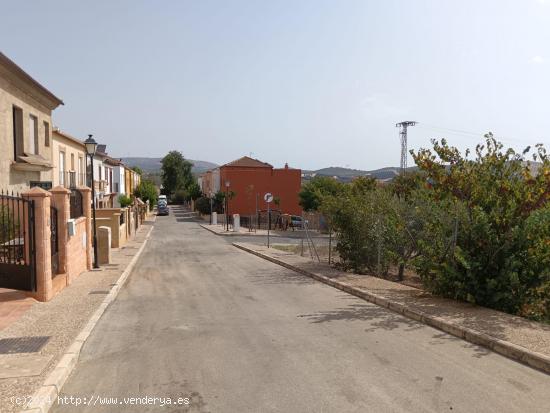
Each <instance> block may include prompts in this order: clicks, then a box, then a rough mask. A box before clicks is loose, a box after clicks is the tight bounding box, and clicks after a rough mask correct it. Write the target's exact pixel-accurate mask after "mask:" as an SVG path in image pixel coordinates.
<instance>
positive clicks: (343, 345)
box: [53, 209, 550, 413]
mask: <svg viewBox="0 0 550 413" xmlns="http://www.w3.org/2000/svg"><path fill="white" fill-rule="evenodd" d="M173 212H174V213H175V214H173V215H171V216H169V217H159V218H158V219H157V222H156V224H155V229H154V230H153V233H152V237H151V239H150V241H149V243H148V245H147V247H146V249H145V250H144V253H143V255H142V256H141V258H140V259H139V261H138V265H137V266H136V268H135V270H134V272H133V274H132V275H131V276H130V278H129V279H128V282H127V284H126V285H125V287H124V288H123V289H122V290H121V292H120V294H119V296H118V298H117V300H116V301H115V302H114V303H113V304H112V305H111V306H110V307H109V308H108V309H107V311H106V312H105V314H104V316H103V318H102V319H101V320H100V322H99V323H98V325H97V326H96V328H95V330H94V331H93V332H92V334H91V336H90V338H89V339H88V341H87V343H86V344H85V346H84V348H83V351H82V353H81V356H80V360H79V363H78V365H77V368H76V370H75V371H74V372H73V374H72V376H71V377H70V378H69V379H68V381H67V383H66V384H65V386H64V387H63V391H62V395H64V396H73V397H80V398H81V400H84V398H88V399H91V398H94V397H97V396H99V397H118V398H119V399H117V403H121V402H122V403H124V401H123V400H121V399H120V398H122V397H139V398H143V397H145V396H151V397H154V396H156V397H171V398H172V399H173V400H175V399H176V398H178V397H181V398H189V399H190V404H189V405H182V406H165V407H160V406H159V403H157V404H156V405H149V406H144V405H131V406H130V405H124V404H118V405H116V407H115V406H113V405H103V406H101V405H99V400H98V399H97V398H96V399H95V400H96V405H95V406H89V405H87V406H82V405H81V406H79V407H78V408H75V406H74V405H65V406H56V407H54V409H53V411H55V412H61V411H63V412H65V411H71V412H72V411H84V412H87V411H90V412H118V411H125V412H140V411H151V412H167V411H168V412H236V413H243V412H300V413H301V412H315V413H318V412H331V413H332V412H443V411H455V412H548V411H549V410H550V376H548V375H545V374H543V373H541V372H538V371H536V370H533V369H530V368H528V367H525V366H523V365H521V364H518V363H516V362H514V361H511V360H508V359H506V358H504V357H502V356H499V355H497V354H494V353H491V352H489V351H487V350H485V349H483V348H480V347H477V346H475V345H472V344H470V343H467V342H464V341H462V340H459V339H457V338H454V337H452V336H449V335H447V334H444V333H442V332H440V331H438V330H435V329H433V328H430V327H427V326H425V325H422V324H419V323H417V322H414V321H412V320H409V319H406V318H404V317H401V316H399V315H397V314H394V313H392V312H390V311H388V310H386V309H383V308H380V307H377V306H375V305H373V304H370V303H367V302H364V301H362V300H360V299H358V298H355V297H352V296H350V295H347V294H345V293H343V292H340V291H338V290H335V289H333V288H331V287H329V286H326V285H324V284H320V283H317V282H315V281H313V280H311V279H309V278H306V277H304V276H301V275H298V274H296V273H294V272H292V271H289V270H286V269H284V268H282V267H279V266H277V265H275V264H272V263H269V262H267V261H264V260H262V259H260V258H257V257H255V256H252V255H249V254H247V253H246V252H243V251H240V250H238V249H236V248H234V247H232V246H231V245H229V244H228V243H227V242H226V241H225V240H223V239H222V238H221V237H219V236H216V235H214V234H212V233H210V232H208V231H206V230H204V229H202V228H200V227H199V226H198V224H197V223H195V222H191V221H188V220H186V219H185V218H184V217H183V216H182V214H180V213H178V212H177V210H175V209H173ZM75 400H76V399H75ZM113 400H114V399H112V400H111V402H113ZM127 401H128V400H127ZM142 402H145V400H144V399H142ZM88 403H90V402H89V401H88ZM136 403H137V402H136Z"/></svg>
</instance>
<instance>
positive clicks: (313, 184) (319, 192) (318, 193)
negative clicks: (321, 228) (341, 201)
mask: <svg viewBox="0 0 550 413" xmlns="http://www.w3.org/2000/svg"><path fill="white" fill-rule="evenodd" d="M342 189H343V185H342V184H341V183H340V182H338V181H337V180H336V179H334V178H330V177H328V176H318V177H317V176H316V177H315V178H313V179H312V180H311V181H309V182H308V183H306V184H304V185H303V186H302V190H301V191H300V193H299V194H298V195H299V197H300V206H301V207H302V208H303V210H304V211H317V210H318V209H319V207H320V206H321V198H322V197H323V196H326V195H337V194H339V193H341V191H342Z"/></svg>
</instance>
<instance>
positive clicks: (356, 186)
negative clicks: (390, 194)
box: [349, 176, 376, 195]
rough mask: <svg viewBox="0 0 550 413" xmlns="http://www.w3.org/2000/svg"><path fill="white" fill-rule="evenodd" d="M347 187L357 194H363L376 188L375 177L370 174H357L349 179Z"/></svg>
mask: <svg viewBox="0 0 550 413" xmlns="http://www.w3.org/2000/svg"><path fill="white" fill-rule="evenodd" d="M349 188H350V189H351V191H352V192H353V193H355V194H357V195H365V194H366V193H367V192H370V191H373V190H375V189H376V179H374V178H372V177H370V176H359V177H357V178H355V179H354V180H353V181H351V184H350V186H349Z"/></svg>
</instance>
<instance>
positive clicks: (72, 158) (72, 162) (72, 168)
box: [71, 153, 74, 171]
mask: <svg viewBox="0 0 550 413" xmlns="http://www.w3.org/2000/svg"><path fill="white" fill-rule="evenodd" d="M71 171H74V153H71Z"/></svg>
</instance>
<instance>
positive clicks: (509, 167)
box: [413, 134, 550, 314]
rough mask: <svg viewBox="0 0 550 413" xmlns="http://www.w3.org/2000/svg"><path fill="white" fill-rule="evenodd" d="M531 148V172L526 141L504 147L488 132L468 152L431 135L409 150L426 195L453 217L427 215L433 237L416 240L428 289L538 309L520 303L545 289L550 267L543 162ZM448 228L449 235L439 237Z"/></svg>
mask: <svg viewBox="0 0 550 413" xmlns="http://www.w3.org/2000/svg"><path fill="white" fill-rule="evenodd" d="M536 148H537V151H536V153H535V154H534V155H533V159H534V160H538V161H540V162H541V164H540V167H539V171H538V173H533V172H532V171H531V169H530V166H529V164H528V163H527V162H526V159H525V157H524V156H525V155H526V154H527V153H528V152H529V148H527V149H526V150H525V151H524V152H523V154H516V153H515V152H514V151H513V150H512V149H508V150H503V146H502V144H500V143H498V142H497V141H496V140H495V139H494V138H493V136H492V135H491V134H489V135H487V136H486V144H485V145H478V146H477V148H476V158H475V159H474V160H470V159H468V152H467V153H466V156H465V157H463V156H462V155H461V154H460V152H459V151H458V150H457V149H456V148H453V147H450V146H448V145H447V142H446V141H445V140H442V141H441V142H438V141H433V152H432V150H427V149H422V150H420V151H418V152H417V153H413V156H414V158H415V161H416V163H417V165H418V166H419V168H420V169H421V170H422V171H424V172H425V173H426V175H427V178H428V180H429V182H430V184H431V185H432V187H433V190H432V195H433V199H434V200H436V201H437V202H438V203H440V204H441V205H446V208H447V209H448V215H450V216H451V217H452V219H451V220H449V219H448V218H447V219H443V220H437V219H435V220H434V219H432V220H431V222H430V223H429V226H430V228H431V234H432V239H433V240H436V242H426V243H425V244H424V245H423V259H422V260H420V261H421V262H420V265H419V266H418V270H419V273H420V275H421V276H422V278H423V279H424V280H425V281H426V285H427V286H428V287H429V288H430V289H431V290H432V291H434V292H436V293H439V294H442V295H445V296H450V297H453V298H458V299H461V300H466V301H469V302H472V303H477V304H480V305H484V306H488V307H492V308H496V309H499V310H503V311H507V312H510V313H516V314H517V313H525V312H527V313H528V312H529V311H534V312H535V313H537V314H539V313H540V312H541V309H540V308H538V307H537V309H534V308H535V307H536V305H535V306H533V305H527V307H526V306H525V305H526V304H528V302H529V300H533V299H534V300H535V301H536V302H537V303H540V302H541V299H540V295H541V294H542V295H544V294H545V293H546V294H547V293H548V288H547V280H548V272H549V271H550V265H549V261H548V259H547V258H548V256H547V255H546V254H547V250H546V249H545V242H547V240H548V239H549V238H550V226H548V222H549V221H548V218H547V215H546V213H545V212H541V210H542V209H544V208H545V207H546V206H547V205H548V201H549V200H550V163H549V159H548V157H547V156H546V152H545V150H544V148H543V147H542V146H541V145H537V147H536ZM449 221H451V222H449ZM545 225H546V226H545ZM449 233H451V235H452V236H451V242H450V243H449V242H444V241H443V240H444V239H445V237H446V236H448V235H449ZM437 240H439V241H437ZM543 240H544V241H543ZM537 297H539V298H537Z"/></svg>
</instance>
